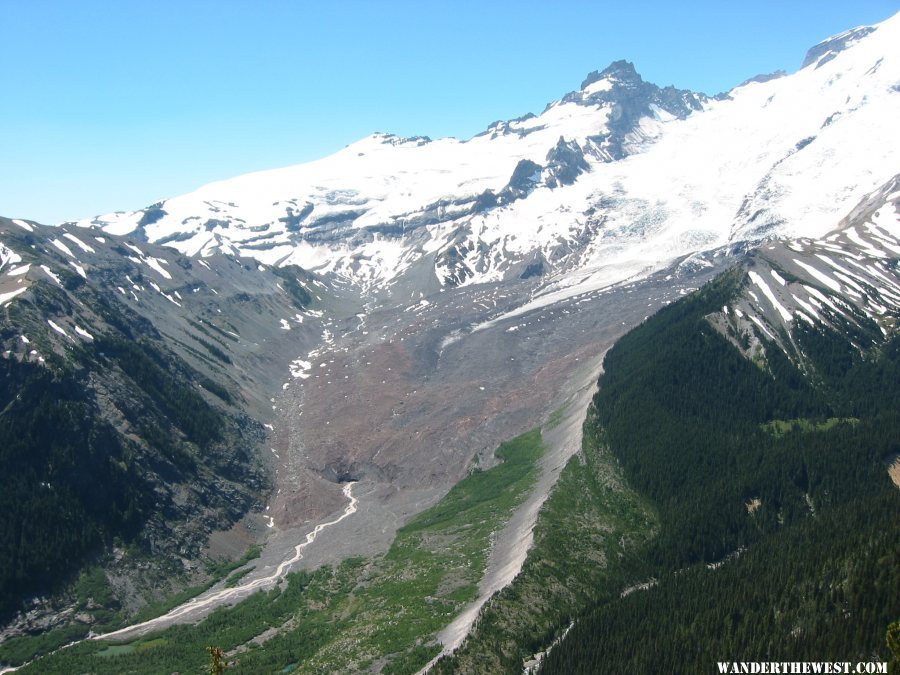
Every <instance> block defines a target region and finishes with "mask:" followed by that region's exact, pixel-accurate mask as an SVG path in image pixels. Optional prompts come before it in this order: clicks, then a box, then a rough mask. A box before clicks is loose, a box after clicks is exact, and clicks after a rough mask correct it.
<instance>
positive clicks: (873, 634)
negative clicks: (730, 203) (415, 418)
mask: <svg viewBox="0 0 900 675" xmlns="http://www.w3.org/2000/svg"><path fill="white" fill-rule="evenodd" d="M743 283H744V278H743V275H742V272H741V271H740V270H734V271H732V272H731V273H728V274H726V275H724V276H723V277H720V278H719V279H718V280H717V281H715V282H713V283H711V284H709V285H707V286H706V287H704V288H703V289H702V290H701V291H700V292H698V293H695V294H694V295H693V296H690V297H689V298H686V299H685V300H684V301H682V302H679V303H676V304H674V305H671V306H669V307H667V308H665V309H664V310H662V311H661V312H659V313H658V314H657V315H655V316H654V317H651V318H650V319H649V320H647V321H646V322H645V323H644V324H642V325H641V326H640V327H638V328H637V329H635V330H634V331H632V332H631V333H630V334H629V335H627V336H626V337H624V338H623V339H622V340H620V341H619V342H618V343H617V344H616V346H615V347H614V348H613V349H612V350H611V351H610V352H609V354H608V355H607V358H606V361H605V373H604V375H603V376H602V378H601V380H600V390H599V392H598V393H597V395H596V397H595V401H594V403H595V407H596V410H597V416H596V421H595V422H594V423H595V424H596V429H594V431H595V432H596V433H598V434H600V435H602V437H603V438H604V439H605V442H606V443H607V444H608V447H609V448H610V449H611V451H612V452H613V453H614V455H615V456H616V458H617V460H618V462H619V463H620V465H621V467H622V469H623V471H624V473H625V476H626V477H627V479H628V481H629V483H630V484H631V486H632V487H634V488H635V489H636V490H637V491H638V492H639V493H641V494H642V495H644V496H645V497H647V498H649V499H650V500H651V502H652V504H653V505H654V507H655V509H656V510H657V513H658V518H659V522H660V527H659V532H658V534H657V536H655V537H654V538H653V539H652V540H651V541H650V542H649V543H648V544H647V547H646V550H645V551H644V554H643V555H640V556H635V557H634V558H633V559H632V560H631V561H630V562H629V563H628V564H629V566H630V569H629V576H630V577H631V578H633V579H636V580H643V581H645V582H649V583H647V584H646V586H645V587H643V588H636V589H633V590H631V592H628V593H622V594H617V595H612V594H608V595H606V596H605V599H603V600H600V601H598V602H597V603H595V605H594V606H593V607H592V608H591V609H590V610H589V611H588V612H586V613H585V614H584V615H583V616H582V617H580V618H579V619H578V620H577V621H576V622H575V624H574V626H573V628H572V629H571V631H570V632H569V633H568V635H567V637H566V639H565V640H564V641H563V642H562V643H561V644H560V645H558V646H557V647H555V648H554V649H553V650H552V651H551V652H550V654H549V655H548V657H547V658H546V660H545V661H544V664H543V668H542V672H548V673H597V672H610V673H613V672H615V673H649V672H670V673H700V672H715V670H716V662H717V661H784V660H787V661H854V662H856V661H873V660H874V661H888V660H889V657H888V652H887V649H886V647H885V632H886V629H887V626H888V624H889V623H890V622H892V621H895V620H897V619H898V618H900V490H898V489H897V487H896V486H895V485H894V484H893V483H892V482H891V480H890V478H889V475H888V472H887V465H886V463H887V461H888V459H889V458H892V457H894V456H896V454H897V453H898V452H900V339H898V338H897V337H894V338H892V339H889V340H888V341H887V342H884V343H883V344H880V345H879V346H876V347H874V348H871V349H869V350H865V351H862V350H859V349H857V348H856V347H854V346H853V345H851V344H850V342H849V340H848V338H847V337H845V336H844V335H843V334H839V333H837V332H835V331H832V330H830V329H828V328H827V327H822V326H819V327H816V328H809V327H803V328H799V327H797V326H796V325H795V326H794V329H793V335H794V339H795V344H796V345H797V346H798V349H797V352H796V354H794V355H793V356H794V358H792V359H789V358H788V357H787V356H785V354H784V352H782V351H781V350H780V349H779V348H778V347H777V346H776V345H774V344H773V343H771V342H770V343H767V344H766V353H765V358H764V359H763V360H756V361H753V360H750V359H747V358H745V357H744V356H743V355H742V354H741V353H740V352H739V350H738V349H737V348H736V347H735V346H733V345H732V344H731V343H729V342H728V341H727V340H726V339H725V337H723V336H722V335H721V334H720V333H719V332H717V331H716V330H715V328H714V327H713V326H712V324H711V323H710V322H709V321H708V320H707V319H706V317H707V315H709V314H711V313H713V312H716V311H718V310H719V309H720V308H721V307H722V306H723V305H724V304H727V303H728V302H729V301H730V300H731V298H733V297H734V295H735V294H736V293H738V292H739V290H740V288H741V285H742V284H743ZM589 423H591V421H590V419H589Z"/></svg>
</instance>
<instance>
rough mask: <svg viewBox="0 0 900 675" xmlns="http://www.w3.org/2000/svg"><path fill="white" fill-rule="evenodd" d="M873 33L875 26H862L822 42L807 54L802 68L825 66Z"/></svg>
mask: <svg viewBox="0 0 900 675" xmlns="http://www.w3.org/2000/svg"><path fill="white" fill-rule="evenodd" d="M873 32H875V28H874V27H873V26H861V27H860V28H854V29H853V30H850V31H847V32H846V33H843V34H841V35H837V36H835V37H833V38H831V39H829V40H825V41H824V42H820V43H819V44H817V45H815V46H814V47H812V48H811V49H810V50H809V51H808V52H806V58H804V59H803V64H802V65H801V66H800V68H801V69H802V68H806V67H807V66H809V65H812V64H813V63H815V64H816V68H819V67H821V66H824V65H825V64H826V63H828V62H829V61H831V59H833V58H834V57H835V56H837V55H838V54H839V53H841V52H842V51H844V50H845V49H847V47H850V46H852V45H853V44H854V43H856V42H857V41H858V40H860V39H862V38H864V37H865V36H866V35H869V34H870V33H873Z"/></svg>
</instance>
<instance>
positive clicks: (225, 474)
mask: <svg viewBox="0 0 900 675" xmlns="http://www.w3.org/2000/svg"><path fill="white" fill-rule="evenodd" d="M898 34H900V15H898V16H895V17H893V18H891V19H889V20H887V21H885V22H883V23H882V24H879V25H878V26H877V27H863V28H859V29H854V30H851V31H848V32H847V33H844V34H841V35H838V36H835V37H834V38H831V39H829V40H826V41H824V42H823V43H820V44H819V45H816V46H815V47H814V48H813V49H811V50H810V52H809V54H808V55H807V59H806V60H805V62H804V66H803V67H802V68H801V69H800V70H798V71H797V72H796V73H793V74H791V75H784V74H781V75H780V76H773V77H760V78H752V79H751V80H748V81H747V82H745V83H744V84H742V85H740V86H739V87H736V88H734V89H733V90H731V91H730V92H727V93H723V94H719V95H717V96H708V95H706V94H702V93H700V92H690V91H686V90H679V89H675V88H674V87H662V88H661V87H658V86H656V85H654V84H652V83H649V82H645V81H644V80H643V79H642V78H641V76H640V75H639V74H638V73H637V71H636V70H635V68H634V66H633V65H632V64H630V63H629V62H626V61H616V62H614V63H612V64H611V65H610V66H609V67H608V68H606V69H604V70H602V71H595V72H592V73H590V74H589V75H588V77H587V78H586V79H585V80H584V82H583V83H582V86H581V89H580V90H578V91H575V92H570V93H569V94H566V95H565V96H563V97H561V98H560V99H558V100H556V101H553V102H551V103H550V104H548V105H547V107H546V109H545V110H544V111H543V112H542V113H541V114H540V115H531V114H529V115H525V116H523V117H521V118H517V119H514V120H510V121H507V122H496V123H494V124H492V125H490V126H489V127H488V129H487V130H486V131H485V132H483V133H481V134H478V135H476V136H475V137H473V138H471V139H468V140H465V141H460V140H457V139H437V140H432V139H429V138H426V137H413V138H400V137H397V136H393V135H391V134H380V133H379V134H374V135H372V136H370V137H367V138H365V139H363V140H361V141H359V142H358V143H355V144H352V145H350V146H348V147H347V148H345V149H344V150H342V151H340V152H338V153H336V154H335V155H332V156H331V157H327V158H325V159H322V160H319V161H317V162H311V163H307V164H302V165H297V166H294V167H287V168H285V169H275V170H271V171H265V172H260V173H256V174H249V175H246V176H241V177H238V178H234V179H230V180H226V181H220V182H217V183H212V184H209V185H207V186H205V187H203V188H200V189H199V190H197V191H195V192H193V193H190V194H187V195H182V196H179V197H173V198H171V199H166V200H162V201H160V202H158V203H156V204H153V205H150V206H148V207H146V208H143V209H139V210H137V211H129V212H117V213H113V214H105V215H99V216H96V217H94V218H89V219H84V220H81V221H78V222H66V223H61V224H58V225H55V226H47V225H41V224H39V223H36V222H33V221H28V220H23V219H20V218H16V219H8V218H0V351H2V353H3V360H2V361H0V364H2V368H3V371H2V372H3V380H2V388H0V441H2V443H0V460H2V462H3V464H2V467H3V469H4V471H3V475H4V479H3V480H4V481H5V483H4V484H3V487H4V490H3V491H2V492H0V507H2V508H0V535H2V536H0V544H2V547H0V562H2V567H0V570H2V577H0V615H2V616H3V620H4V624H3V632H2V635H0V664H3V665H4V667H6V664H9V666H8V667H9V669H10V670H9V671H7V670H3V672H11V671H12V670H21V672H40V673H51V672H74V671H84V672H97V673H103V672H109V673H118V672H135V673H141V672H163V671H166V672H178V671H181V672H193V671H198V670H200V669H203V668H205V667H207V665H208V655H207V653H206V648H207V647H210V646H215V647H218V648H221V650H222V654H223V655H224V658H225V659H226V662H227V666H228V670H229V671H231V670H233V671H234V672H246V673H257V672H277V671H280V672H380V673H386V674H390V673H417V672H426V671H427V672H435V673H451V672H522V669H523V668H540V672H592V671H594V670H595V669H596V667H597V664H598V663H600V662H602V661H603V660H604V659H606V658H607V657H608V658H609V659H611V660H610V663H613V662H615V663H616V664H617V665H616V666H615V668H616V669H618V670H621V671H622V672H637V670H638V669H640V670H642V671H643V672H650V671H652V670H654V666H655V665H656V666H659V664H660V663H662V664H664V666H662V667H663V669H666V670H669V671H671V672H696V670H697V669H698V668H702V663H703V661H702V659H707V660H708V661H709V662H710V663H711V662H712V661H711V659H713V656H714V647H713V645H714V646H715V649H735V648H738V647H740V646H742V645H745V646H747V649H748V650H750V651H751V652H752V653H753V655H755V656H758V657H760V658H763V657H765V656H766V655H767V652H766V649H767V648H768V647H772V648H773V649H775V650H776V651H777V653H779V654H783V655H785V658H787V657H788V656H790V655H791V654H792V653H793V652H792V651H791V648H792V645H801V646H802V649H803V650H805V651H804V652H803V653H804V654H806V655H810V654H812V655H815V654H817V653H828V654H834V655H835V657H837V656H839V655H840V654H838V653H837V652H836V651H835V650H841V649H843V650H845V651H846V653H847V654H850V653H852V654H853V655H855V656H859V657H860V658H862V657H863V656H864V655H865V654H866V653H867V652H866V650H868V653H869V654H873V653H876V652H877V653H878V654H882V652H879V651H877V650H879V649H882V646H881V644H880V643H878V644H877V645H876V642H877V641H876V639H875V637H873V636H874V633H875V631H876V630H880V628H881V626H882V624H886V623H887V621H888V620H890V618H891V616H892V614H891V612H895V610H900V608H898V607H896V603H892V601H891V599H890V598H891V597H893V595H892V594H893V593H894V591H895V590H896V582H895V581H893V580H891V579H890V578H888V577H889V575H888V574H887V573H886V572H885V568H886V567H890V566H891V565H892V564H893V563H892V561H895V559H896V551H894V550H892V549H891V545H890V541H891V537H892V536H893V533H894V532H895V530H896V522H894V523H893V524H892V520H891V514H892V513H894V512H895V507H896V506H897V497H898V494H897V491H896V490H895V489H894V488H895V485H894V483H892V482H891V480H890V477H889V473H888V469H889V468H890V467H894V469H891V470H895V468H896V462H895V461H894V460H895V459H896V456H897V447H896V443H895V442H894V441H892V440H891V439H892V438H893V437H894V432H895V431H896V419H895V418H896V413H897V401H896V370H897V365H896V362H897V344H896V343H897V327H898V326H897V321H898V318H900V268H898V258H900V216H898V205H900V178H898V175H900V174H897V163H896V158H897V157H898V151H900V147H898V145H897V135H896V133H895V131H894V126H895V123H894V121H893V120H895V119H897V115H898V114H900V85H898V82H900V79H898V77H900V75H898V73H900V59H898V54H897V53H896V49H895V48H894V45H895V44H896V43H897V42H896V37H897V35H898ZM845 460H846V461H845ZM842 472H844V474H845V478H846V485H844V484H842V482H841V480H840V477H841V473H842ZM867 516H871V519H872V520H871V523H868V524H867V521H866V518H867ZM850 531H852V532H853V534H852V536H851V535H849V534H848V532H850ZM823 533H824V534H823ZM819 534H822V536H823V539H822V540H821V541H818V540H816V537H817V536H818V535H819ZM840 542H844V543H840ZM847 542H851V543H847ZM853 542H855V543H853ZM866 542H869V543H870V544H871V545H870V546H868V548H867V544H866ZM779 545H783V546H784V547H785V550H788V551H789V552H790V553H789V556H788V557H787V558H786V559H784V560H781V559H778V558H777V555H776V554H775V551H777V548H778V546H779ZM803 546H809V547H810V550H813V551H815V552H816V555H817V556H819V557H817V558H816V560H811V559H810V560H805V559H803V556H802V555H801V553H800V551H802V549H803ZM854 547H855V548H854ZM819 561H821V562H819ZM767 566H771V567H773V568H776V569H778V570H779V577H778V579H777V583H776V584H774V585H773V587H778V588H782V589H783V592H784V593H785V594H788V595H789V596H790V598H791V600H790V603H793V604H790V603H789V604H790V606H788V605H785V604H781V605H778V609H777V611H775V612H774V613H773V612H772V611H769V610H770V609H771V608H770V607H768V606H767V605H766V602H767V600H766V596H765V593H766V592H767V591H766V588H762V587H755V586H753V585H752V584H748V583H746V582H745V581H743V580H742V572H746V573H747V575H748V578H752V577H754V575H755V578H759V576H760V575H761V574H763V573H762V572H760V570H765V569H766V568H767ZM705 588H711V589H714V590H713V591H711V597H714V598H718V599H725V598H730V597H732V595H733V596H734V597H740V598H741V599H743V600H744V601H746V603H747V604H748V609H747V610H746V615H745V614H744V608H743V607H737V606H736V605H735V603H734V602H731V601H730V600H728V601H725V600H723V601H722V602H721V607H723V608H724V609H721V608H719V607H714V606H711V605H710V599H709V598H708V597H705V596H704V592H703V590H704V589H705ZM836 588H840V589H841V590H840V592H838V591H836V590H835V589H836ZM792 593H793V595H791V594H792ZM867 597H871V598H873V599H872V601H871V603H870V604H869V605H866V601H865V598H867ZM770 600H771V598H770ZM680 603H683V605H684V607H686V608H694V609H695V610H696V612H697V613H698V615H701V616H702V617H703V619H702V622H701V623H692V620H691V616H690V611H688V610H682V609H680V608H678V609H673V608H674V607H679V604H680ZM770 604H771V605H772V606H775V604H777V603H774V601H773V602H772V603H770ZM642 612H650V613H652V618H651V619H649V621H651V622H655V623H654V625H655V626H656V630H657V631H658V632H659V633H664V632H665V630H666V629H665V626H664V625H663V624H664V617H666V616H672V617H674V618H673V620H674V621H676V622H677V623H678V626H679V628H678V631H679V632H678V634H679V635H692V636H696V638H697V639H698V640H699V641H700V643H699V644H702V648H698V650H697V651H696V652H695V653H687V652H686V651H684V650H681V649H680V648H679V646H678V639H677V638H672V637H671V636H668V635H666V636H664V637H661V638H660V639H659V645H660V647H659V649H660V651H659V654H661V655H662V656H661V657H660V658H661V659H662V660H660V661H653V660H652V658H651V657H652V656H653V654H654V653H653V652H652V651H651V650H646V649H642V646H641V645H640V644H638V643H637V642H636V640H637V639H638V636H640V634H641V631H640V630H639V629H638V625H639V622H638V623H636V621H637V619H636V617H638V616H640V615H641V613H642ZM726 614H727V616H726ZM747 617H750V619H748V618H747ZM848 617H850V618H852V620H857V619H858V626H860V628H859V629H858V630H856V631H855V632H854V631H853V630H850V629H848V628H847V626H848V625H849V624H847V623H842V622H845V621H846V619H847V618H848ZM751 619H752V622H756V624H758V625H759V626H760V629H759V631H758V632H754V629H753V627H752V625H751V624H750V623H748V622H749V621H751ZM722 623H727V625H728V626H729V628H728V631H726V632H724V633H721V632H717V631H716V630H715V628H713V625H714V624H722ZM756 624H754V625H756ZM822 631H830V633H829V634H830V635H832V636H833V639H825V638H822V637H820V635H821V634H822ZM601 635H602V636H606V635H609V636H612V637H611V639H610V643H609V649H608V651H606V652H603V651H602V649H601V642H602V641H601V640H599V639H598V636H601ZM786 636H787V637H786ZM879 637H880V636H879ZM792 641H793V642H792ZM797 649H801V647H797ZM816 649H818V650H821V651H820V652H816V651H815V650H816ZM748 653H749V652H748ZM773 653H774V652H773ZM698 664H700V665H698Z"/></svg>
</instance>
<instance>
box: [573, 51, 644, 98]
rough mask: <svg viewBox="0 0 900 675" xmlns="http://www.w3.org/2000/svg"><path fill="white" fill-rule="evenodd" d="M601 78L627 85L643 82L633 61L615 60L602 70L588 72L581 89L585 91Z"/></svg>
mask: <svg viewBox="0 0 900 675" xmlns="http://www.w3.org/2000/svg"><path fill="white" fill-rule="evenodd" d="M600 80H611V81H615V82H617V83H622V84H626V85H627V84H641V83H642V82H643V79H641V76H640V75H639V74H638V72H637V70H635V68H634V64H633V63H632V62H631V61H625V60H624V59H620V60H618V61H613V62H612V63H610V64H609V65H608V66H607V67H606V68H604V69H603V70H601V71H596V70H595V71H593V72H591V73H588V76H587V77H586V78H585V79H584V82H582V83H581V90H582V91H584V90H585V89H586V88H587V87H589V86H590V85H592V84H594V83H595V82H599V81H600Z"/></svg>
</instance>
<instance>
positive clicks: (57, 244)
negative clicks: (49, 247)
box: [50, 239, 75, 258]
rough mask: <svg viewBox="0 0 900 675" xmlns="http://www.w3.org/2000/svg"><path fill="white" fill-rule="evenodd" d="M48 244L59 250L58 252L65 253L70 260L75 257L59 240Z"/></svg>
mask: <svg viewBox="0 0 900 675" xmlns="http://www.w3.org/2000/svg"><path fill="white" fill-rule="evenodd" d="M50 243H51V244H53V245H54V246H55V247H56V248H57V249H59V250H60V251H62V252H63V253H65V254H66V255H67V256H69V257H70V258H74V257H75V254H74V253H72V249H70V248H69V247H68V246H66V245H65V244H64V243H62V242H61V241H60V240H59V239H53V240H51V241H50Z"/></svg>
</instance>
